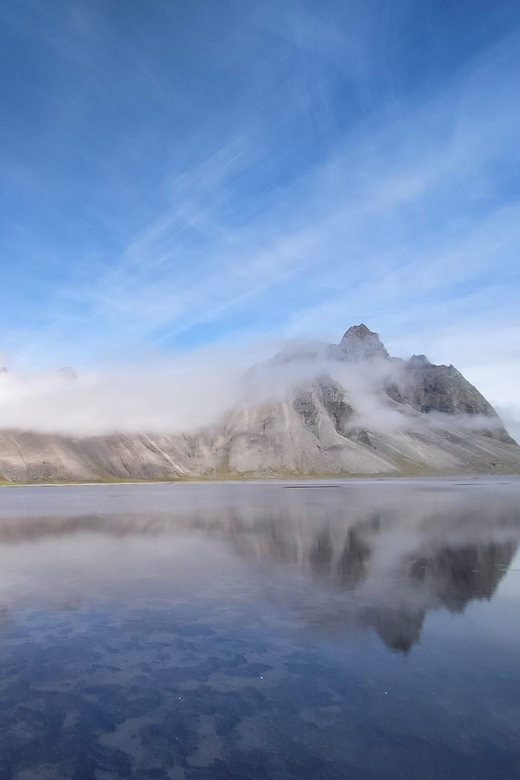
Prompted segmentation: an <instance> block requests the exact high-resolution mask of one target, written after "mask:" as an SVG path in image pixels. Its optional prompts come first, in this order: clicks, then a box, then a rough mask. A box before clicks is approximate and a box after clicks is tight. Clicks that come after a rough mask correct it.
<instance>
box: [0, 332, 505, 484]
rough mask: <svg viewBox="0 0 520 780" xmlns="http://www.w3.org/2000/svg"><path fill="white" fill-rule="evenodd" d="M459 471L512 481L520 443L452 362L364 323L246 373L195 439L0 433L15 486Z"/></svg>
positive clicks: (3, 472) (1, 458)
mask: <svg viewBox="0 0 520 780" xmlns="http://www.w3.org/2000/svg"><path fill="white" fill-rule="evenodd" d="M68 373H69V374H70V373H71V370H70V369H69V370H68ZM71 376H74V375H73V373H72V374H71ZM463 473H469V474H471V473H520V447H519V446H518V445H517V444H516V442H515V441H514V440H513V439H512V438H511V437H510V436H509V434H508V433H507V431H506V430H505V428H504V426H503V424H502V421H501V420H500V418H499V416H498V414H497V413H496V411H495V410H494V409H493V407H492V406H491V404H490V403H489V402H488V401H487V400H486V399H485V398H484V397H483V396H482V394H481V393H480V392H479V391H478V390H477V389H476V388H475V387H474V386H473V385H472V384H470V382H468V381H467V379H465V378H464V377H463V376H462V374H461V373H460V372H459V371H457V369H456V368H455V367H454V366H445V365H434V364H432V363H430V361H429V360H428V359H427V358H426V357H425V356H424V355H414V356H412V357H411V358H410V359H409V360H406V361H405V360H402V359H400V358H393V357H391V356H390V355H389V353H388V352H387V350H386V349H385V347H384V345H383V344H382V342H381V340H380V338H379V336H378V334H377V333H374V332H373V331H371V330H370V329H369V328H367V326H366V325H364V324H361V325H355V326H353V327H351V328H349V329H348V330H347V331H346V333H345V334H344V336H343V338H342V339H341V341H340V342H339V343H338V344H323V343H321V342H311V343H307V344H301V345H299V346H298V347H296V348H294V349H290V350H285V351H284V352H281V353H279V354H278V355H275V356H274V357H273V358H272V359H271V360H270V361H268V362H267V363H266V364H263V365H259V366H254V367H252V368H251V370H250V371H249V372H247V374H246V376H245V377H244V386H243V393H242V401H241V403H240V404H238V405H237V406H235V407H234V408H232V409H229V410H228V411H227V412H226V413H225V414H223V415H222V417H221V418H220V419H219V420H217V421H216V422H215V423H214V424H213V425H212V426H209V427H205V428H201V429H199V430H196V431H186V433H184V434H175V435H170V434H168V432H165V433H164V434H161V435H158V434H147V433H144V432H143V433H136V434H133V435H123V434H112V435H107V436H95V437H84V438H77V437H71V436H69V437H66V436H59V435H49V434H41V433H36V432H32V431H20V430H4V431H0V478H2V479H3V480H5V481H11V482H12V481H21V482H39V481H54V480H98V479H110V478H123V479H125V478H126V479H171V478H183V477H197V476H204V477H211V476H214V477H220V476H248V477H262V476H280V477H282V476H293V475H294V476H296V475H305V474H307V475H310V474H313V475H317V474H323V475H326V474H337V475H368V474H372V475H399V474H463Z"/></svg>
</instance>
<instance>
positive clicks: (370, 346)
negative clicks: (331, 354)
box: [336, 322, 390, 360]
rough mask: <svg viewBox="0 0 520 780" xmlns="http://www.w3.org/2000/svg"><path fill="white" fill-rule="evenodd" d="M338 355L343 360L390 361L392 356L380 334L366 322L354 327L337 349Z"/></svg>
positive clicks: (348, 331) (345, 335)
mask: <svg viewBox="0 0 520 780" xmlns="http://www.w3.org/2000/svg"><path fill="white" fill-rule="evenodd" d="M336 355H337V357H339V358H340V359H343V360H372V359H373V358H385V359H388V358H389V357H390V355H389V354H388V352H387V350H386V349H385V346H384V344H383V343H382V341H381V339H380V338H379V334H378V333H375V331H373V330H370V328H367V326H366V325H365V323H364V322H361V323H360V324H359V325H352V326H351V327H350V328H349V329H348V330H347V331H346V333H345V334H344V336H343V338H342V339H341V341H340V342H339V344H338V345H337V348H336Z"/></svg>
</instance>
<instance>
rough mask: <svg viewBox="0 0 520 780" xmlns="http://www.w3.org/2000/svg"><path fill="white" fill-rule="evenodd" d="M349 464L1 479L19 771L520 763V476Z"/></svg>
mask: <svg viewBox="0 0 520 780" xmlns="http://www.w3.org/2000/svg"><path fill="white" fill-rule="evenodd" d="M333 486H334V487H335V488H336V489H334V490H332V489H329V488H330V487H332V485H320V484H314V483H311V484H309V483H306V484H305V485H302V486H298V485H294V484H291V485H290V486H285V485H282V484H278V483H272V484H251V485H247V484H242V485H224V484H221V485H152V486H143V485H135V486H104V487H95V488H94V487H92V488H86V487H77V488H75V487H74V488H66V489H62V490H61V492H60V489H58V488H45V489H32V490H31V489H25V490H24V489H15V488H13V489H12V488H9V489H8V490H6V491H2V493H1V498H2V502H0V780H33V779H34V780H36V778H37V779H38V780H111V778H116V777H124V778H130V780H138V779H141V780H145V778H171V779H172V780H210V779H211V780H220V779H221V778H222V780H224V778H227V779H229V778H232V779H233V780H239V779H240V780H241V779H242V778H248V779H249V780H266V778H268V779H271V780H302V779H305V778H308V779H309V780H324V779H325V778H326V780H343V778H345V777H355V778H361V779H362V780H376V778H377V780H379V778H381V777H385V778H387V779H389V780H401V778H403V777H410V778H412V777H413V778H415V777H421V778H432V779H433V780H437V779H438V780H441V778H442V780H445V779H446V778H457V780H461V779H462V780H464V779H465V778H467V780H469V779H470V778H471V780H487V778H489V777H490V776H494V775H496V776H500V777H504V778H505V777H515V776H520V748H519V747H518V740H517V734H518V729H519V728H520V714H519V713H518V707H517V701H516V694H515V691H516V690H517V687H518V684H519V682H520V679H519V677H520V675H519V674H518V663H517V649H518V643H519V641H520V629H519V628H518V627H517V625H518V621H517V620H515V616H516V615H517V614H518V600H519V599H518V597H519V593H520V581H519V580H518V579H516V578H518V577H520V574H518V573H517V571H516V569H517V568H519V566H518V564H517V563H515V562H514V559H515V554H516V552H517V548H518V545H519V541H520V510H519V506H520V502H519V497H520V483H519V482H518V481H515V480H511V481H507V480H506V481H505V484H499V483H498V482H497V481H490V482H488V483H486V482H485V481H475V483H473V484H469V485H457V484H455V483H454V482H453V481H452V482H446V481H440V480H439V481H431V482H424V483H421V482H417V483H413V482H411V483H409V484H406V483H390V482H389V483H380V484H376V483H370V482H366V483H363V482H360V483H355V482H352V483H350V482H341V481H338V482H337V483H334V485H333ZM287 487H290V489H287ZM309 487H312V488H313V489H312V490H311V489H304V488H309ZM300 488H301V489H300ZM516 560H518V558H517V559H516ZM499 586H500V587H499Z"/></svg>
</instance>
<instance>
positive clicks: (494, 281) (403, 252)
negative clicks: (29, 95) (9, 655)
mask: <svg viewBox="0 0 520 780" xmlns="http://www.w3.org/2000/svg"><path fill="white" fill-rule="evenodd" d="M58 9H60V10H61V11H62V13H61V14H60V17H59V23H56V12H57V10H58ZM22 10H23V13H21V15H20V16H18V17H17V16H16V14H14V13H13V12H12V11H10V12H9V11H7V10H6V9H4V10H3V12H2V13H3V15H4V17H7V18H8V21H9V23H10V29H11V30H15V32H16V34H17V35H19V36H21V39H23V40H24V41H25V43H26V45H28V43H29V42H30V45H31V47H33V48H34V49H35V50H36V51H37V52H38V53H39V56H41V57H43V59H44V63H45V64H44V66H43V77H44V78H45V79H46V80H47V84H48V87H49V89H48V93H47V94H48V104H49V105H50V106H52V111H53V112H54V114H52V112H51V113H46V112H45V111H43V112H40V114H39V115H38V122H39V126H40V128H39V129H40V136H38V137H37V136H36V135H31V132H30V130H29V129H28V127H29V125H28V120H27V119H25V120H24V119H23V118H20V119H19V122H22V123H23V132H24V133H25V135H26V137H25V138H22V139H21V140H20V142H19V143H18V142H17V140H16V138H15V135H14V134H15V130H16V126H15V125H13V127H11V128H10V132H11V135H10V137H9V140H10V142H11V152H10V154H9V157H8V158H7V157H6V158H4V159H3V160H1V159H0V178H1V177H2V176H4V180H5V181H8V182H9V186H10V192H11V199H10V203H9V204H8V206H9V208H8V212H7V213H8V214H9V225H10V228H9V230H8V231H7V235H6V237H5V238H4V239H3V241H4V244H3V248H4V256H5V257H6V258H7V259H6V263H7V265H8V271H7V273H6V274H5V276H4V281H5V284H4V290H3V291H2V292H0V298H1V299H2V300H1V303H2V314H1V315H0V325H1V337H2V343H3V344H4V345H5V348H6V349H7V350H9V351H10V352H11V353H14V355H15V359H17V360H18V361H19V362H20V363H21V364H25V365H33V364H42V365H49V364H51V363H54V364H56V363H61V364H69V363H73V364H75V365H78V366H82V365H84V366H88V365H92V364H93V363H96V362H99V361H101V360H106V359H109V358H111V359H113V358H114V356H115V355H117V356H118V358H121V357H123V356H125V355H127V356H134V355H135V354H136V352H139V351H143V352H144V353H146V352H147V351H152V352H157V351H161V352H171V351H172V350H179V349H189V348H190V347H192V346H194V345H197V344H199V343H204V342H210V341H224V342H231V341H233V340H234V339H236V338H237V336H240V338H245V335H246V334H251V336H254V337H258V336H263V335H266V334H267V335H269V334H273V333H278V334H287V335H290V336H292V335H310V334H312V335H318V336H320V335H323V336H324V337H326V338H336V337H338V335H340V333H341V331H342V330H343V329H345V328H346V327H347V326H348V325H349V324H350V323H351V322H352V321H357V320H361V319H365V320H368V324H369V325H371V326H373V327H376V328H377V329H379V330H380V331H381V332H382V334H383V335H385V334H388V337H389V339H390V341H391V343H392V344H393V345H395V348H396V350H397V351H400V350H403V351H405V350H407V349H408V348H409V347H411V346H412V345H413V346H414V349H415V344H416V343H417V342H418V341H419V340H420V339H422V340H423V342H424V343H425V344H427V345H430V346H431V349H432V351H433V357H436V356H437V355H438V356H439V359H445V360H449V361H452V362H456V360H457V357H456V356H453V357H451V356H448V354H447V353H448V352H449V349H448V347H449V339H448V340H446V339H445V337H444V335H443V334H444V333H449V332H452V333H453V332H454V331H456V330H457V328H458V329H459V331H460V333H464V334H465V337H466V338H468V339H469V338H470V337H471V333H472V332H473V333H474V332H475V328H478V323H479V321H480V322H486V323H487V324H488V325H487V327H489V328H490V329H491V330H493V329H495V330H496V332H497V338H498V337H499V336H500V333H499V331H500V329H502V328H503V327H505V326H506V325H507V324H508V323H509V325H510V326H511V327H516V325H517V324H518V322H519V320H518V315H517V314H516V313H515V297H516V292H515V290H516V289H517V285H518V270H517V269H518V263H517V251H518V245H519V238H520V236H519V235H518V233H519V230H518V224H520V220H519V219H518V217H519V216H520V215H519V203H518V194H519V193H518V183H517V179H516V176H515V172H514V165H513V164H514V161H515V160H517V159H518V141H517V139H518V137H520V112H519V110H518V108H517V107H516V104H515V102H514V101H513V100H512V99H511V95H512V94H514V90H515V85H516V83H517V80H518V78H519V76H520V56H519V54H518V42H519V40H520V18H517V17H516V16H515V14H514V12H513V10H511V9H510V8H509V10H507V9H506V8H505V6H504V8H502V16H500V14H499V13H498V10H497V13H496V14H494V13H491V12H489V18H488V17H486V16H484V17H481V18H480V19H479V18H477V17H478V14H477V15H475V16H474V17H472V19H471V20H470V23H469V22H468V20H466V21H464V19H462V18H461V19H459V20H458V21H457V19H458V17H455V16H453V17H452V16H449V15H448V17H446V18H444V17H442V15H441V16H439V17H438V18H437V17H435V14H433V11H432V14H431V19H430V23H431V25H432V30H431V32H430V33H428V32H427V31H425V28H424V26H423V25H422V22H421V21H420V20H419V19H418V17H417V16H416V15H415V11H414V9H413V7H412V4H410V3H407V2H402V3H399V4H398V9H390V8H387V9H386V11H385V13H384V14H383V16H381V13H380V12H377V13H376V5H371V4H370V3H369V4H367V5H366V7H365V6H364V7H363V8H361V7H360V6H359V4H357V3H332V5H331V8H330V9H329V11H328V12H327V13H325V12H324V11H322V10H320V9H318V8H317V7H316V6H315V4H308V3H303V4H302V3H295V4H292V3H288V4H287V5H285V4H284V6H283V8H281V7H280V5H279V4H275V3H270V2H268V3H267V4H264V6H263V7H262V8H261V9H260V8H258V9H254V10H251V9H247V10H244V6H243V4H239V3H234V2H228V3H224V4H223V6H222V8H221V10H220V15H221V16H220V17H218V16H216V15H215V12H214V11H212V10H211V9H207V10H206V11H205V12H204V13H202V14H201V16H200V17H198V18H197V20H195V18H194V17H193V15H192V11H191V10H190V9H189V7H188V6H187V5H183V4H182V3H181V4H177V6H176V7H174V5H173V4H158V6H157V9H154V10H151V11H150V12H149V13H148V14H145V15H144V16H143V14H142V12H139V13H137V14H136V12H135V9H132V8H131V7H130V6H128V8H126V9H125V10H124V11H122V12H121V16H120V17H119V18H117V19H114V18H111V17H110V15H109V14H107V12H106V10H105V9H104V8H103V7H102V4H97V3H94V4H92V3H79V4H75V7H74V9H71V8H70V7H67V8H66V7H65V5H62V4H60V3H56V4H55V5H52V4H51V5H50V6H49V7H46V8H45V9H42V8H41V7H40V5H39V4H35V3H32V2H27V3H25V4H23V5H22ZM439 13H441V12H440V11H439ZM508 13H509V14H511V16H510V18H509V22H508V23H507V24H506V21H507V19H506V17H507V14H508ZM24 14H25V16H24ZM27 14H29V15H30V17H31V19H32V21H33V22H34V24H33V25H32V26H28V25H27V19H28V18H29V17H28V16H27ZM459 23H460V24H462V28H461V29H463V30H464V35H465V38H464V39H462V38H461V37H460V35H459V36H458V37H457V35H458V33H457V29H458V28H457V24H459ZM486 23H487V24H488V28H489V33H488V34H487V37H486V35H484V33H483V31H482V25H484V24H486ZM450 24H451V25H452V27H453V29H452V30H451V31H449V25H450ZM468 24H469V26H468ZM436 25H438V28H437V27H436ZM446 25H448V27H447V26H446ZM479 25H480V27H479ZM493 25H494V27H493ZM500 25H502V26H500ZM441 28H442V29H443V30H446V29H448V31H449V34H448V33H445V36H444V40H445V41H446V44H445V45H446V47H447V48H446V49H445V50H443V51H442V52H441V53H439V52H437V50H436V48H435V46H436V45H437V44H436V43H435V41H437V38H438V36H437V32H438V30H440V29H441ZM446 35H448V38H446ZM449 35H452V36H453V38H450V37H449ZM24 36H25V38H24ZM472 40H473V41H479V43H475V42H473V43H472V42H471V41H472ZM420 42H422V45H423V47H424V56H425V57H426V56H429V57H430V65H431V72H429V71H427V70H425V69H424V63H423V57H422V54H421V52H419V51H418V50H417V46H418V45H419V43H420ZM29 65H30V63H29ZM64 65H66V67H64ZM415 71H417V75H416V73H415ZM36 98H38V99H40V98H41V95H40V93H37V94H36ZM20 110H21V109H20ZM22 141H23V143H22ZM31 141H32V142H33V145H34V149H35V150H36V151H38V153H39V154H38V156H37V157H35V156H34V154H33V153H31V154H29V155H26V156H25V157H24V156H23V154H22V152H23V151H24V149H27V148H28V145H29V144H30V142H31ZM24 144H25V145H24ZM468 323H469V325H468ZM411 332H413V335H412V336H411V335H410V333H411ZM491 342H492V339H491V341H490V342H489V344H488V343H487V342H486V344H482V345H481V352H480V354H481V356H482V361H481V366H486V365H489V366H492V365H494V364H493V351H494V349H493V347H492V346H491ZM423 349H425V347H424V348H423ZM421 351H422V350H421ZM454 352H456V350H454ZM460 352H461V355H462V358H463V357H464V354H463V353H464V350H460ZM514 359H515V353H514V350H510V351H509V352H508V353H507V357H506V358H505V360H506V362H507V361H509V362H508V365H509V364H510V363H511V362H512V361H514ZM463 362H464V361H463ZM468 365H469V364H468ZM462 367H463V368H464V366H462ZM469 369H470V371H473V372H474V375H475V377H476V376H477V375H479V376H480V374H481V373H482V372H483V373H484V374H485V371H484V370H483V369H482V370H481V369H480V368H478V366H474V367H473V368H471V366H469ZM490 370H491V369H490ZM493 370H494V369H493ZM497 370H498V369H497ZM479 372H480V374H479ZM484 385H485V377H484ZM508 387H509V389H508V390H507V393H508V394H509V395H508V396H507V397H506V395H507V393H505V394H503V395H504V397H502V396H500V398H499V399H498V400H500V401H501V402H503V403H507V402H508V398H509V401H511V402H512V400H514V399H513V398H512V396H513V394H514V392H515V391H514V388H513V386H512V383H508ZM484 389H485V388H484Z"/></svg>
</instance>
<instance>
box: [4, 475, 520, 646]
mask: <svg viewBox="0 0 520 780" xmlns="http://www.w3.org/2000/svg"><path fill="white" fill-rule="evenodd" d="M291 487H292V486H291ZM302 487H303V486H302ZM313 487H317V488H319V486H315V485H313ZM323 487H324V488H326V487H330V486H326V485H324V486H323ZM266 489H267V488H266ZM239 490H240V488H239ZM272 492H273V491H272V490H271V495H269V496H268V498H269V500H268V501H264V500H263V498H262V496H258V494H256V495H255V494H253V495H252V496H249V499H248V502H247V503H246V504H241V503H240V502H239V503H238V505H233V504H231V505H224V506H218V507H206V508H204V509H202V510H197V509H192V510H187V509H185V508H182V509H180V510H179V511H169V512H165V511H162V512H157V511H155V512H150V513H140V512H138V513H135V514H131V513H129V514H126V513H125V514H122V515H121V514H118V513H112V514H110V515H91V514H88V515H74V516H70V517H40V518H39V517H30V518H11V519H9V518H5V519H3V520H2V521H0V545H2V553H3V554H7V555H9V545H14V544H18V545H19V544H23V543H24V542H25V543H26V542H29V541H30V542H32V543H33V544H34V543H37V542H38V541H40V542H42V541H45V542H46V545H45V548H44V558H43V560H42V561H39V562H38V565H37V568H38V567H39V566H42V565H43V566H44V567H45V568H47V569H50V570H51V571H53V570H54V569H55V566H58V567H59V565H60V561H59V557H60V556H61V555H62V553H63V550H64V548H63V546H62V545H61V544H60V545H59V546H58V548H57V549H56V550H54V549H53V547H52V545H51V546H49V542H51V540H53V539H55V540H65V541H66V542H67V541H68V542H69V543H70V544H73V545H75V544H77V543H78V539H79V540H80V541H79V543H80V544H81V546H82V547H83V548H85V549H88V543H89V537H90V538H94V537H99V536H104V537H111V538H112V539H124V538H128V537H150V538H151V539H153V540H154V542H155V544H156V545H161V547H163V546H164V545H167V546H170V547H171V549H172V552H173V554H174V558H175V538H176V537H182V538H183V539H184V538H186V536H190V535H191V536H194V537H196V538H199V539H200V538H201V537H206V538H208V539H210V540H214V541H220V542H224V543H225V544H226V545H227V546H228V547H229V548H230V549H231V550H232V551H233V552H234V553H235V554H237V555H238V556H242V557H246V558H248V559H250V560H254V561H256V562H257V563H258V564H260V565H262V564H272V565H277V566H285V567H287V568H288V569H289V571H290V574H291V576H292V577H293V578H294V580H295V582H297V583H298V588H297V589H296V591H295V593H290V591H287V589H285V590H284V592H285V593H286V595H287V596H288V598H289V604H290V606H292V608H294V609H295V610H297V611H298V612H299V614H300V617H301V618H302V620H303V621H304V622H306V623H309V624H312V625H313V626H315V627H316V626H321V627H323V628H324V629H327V628H329V629H334V630H338V629H342V630H344V631H345V632H348V631H349V630H359V629H360V628H363V627H372V628H374V629H375V631H376V632H377V633H378V634H379V636H380V637H381V639H382V640H383V642H384V643H385V645H387V646H388V647H389V648H392V649H394V650H400V651H405V652H406V651H408V650H410V648H411V647H412V646H413V645H414V643H415V642H417V641H418V640H419V639H420V636H421V630H422V626H423V623H424V619H425V616H426V614H427V613H428V612H429V611H431V610H435V609H440V608H445V609H448V610H449V611H451V612H455V613H456V612H462V611H463V610H464V609H465V607H466V606H467V604H469V603H470V602H471V601H473V600H474V599H488V600H489V599H491V598H492V597H493V594H494V593H495V591H496V588H497V586H498V584H499V583H500V581H501V579H502V578H503V576H504V574H505V572H506V571H507V570H508V568H509V566H510V564H511V561H512V559H513V557H514V555H515V552H516V550H517V548H518V544H519V541H520V510H519V508H518V502H517V500H516V494H514V493H513V494H508V493H507V492H506V493H505V494H504V495H500V493H499V492H498V491H496V490H489V489H488V490H486V489H485V488H484V489H482V488H480V489H479V488H475V489H474V490H473V491H472V492H469V491H467V492H463V493H460V492H458V491H457V490H455V489H454V486H451V489H450V490H444V491H435V490H431V489H428V488H427V487H426V488H423V489H422V490H405V491H401V490H398V489H394V490H392V491H388V490H386V491H385V490H384V489H383V488H382V489H381V490H380V492H377V491H376V492H374V491H373V490H372V491H367V490H365V491H363V490H360V489H359V487H358V488H357V489H353V490H349V489H348V488H344V489H343V490H340V493H341V496H338V493H337V492H336V493H335V494H334V496H333V497H331V496H330V495H327V494H325V493H324V491H320V495H319V497H318V496H317V495H316V494H315V495H314V496H313V498H311V499H309V496H308V494H305V492H306V491H302V492H303V493H304V494H303V495H302V494H296V491H295V490H294V489H293V490H291V493H290V495H289V496H288V495H287V493H285V491H282V490H281V489H278V491H277V494H275V495H276V499H277V500H276V501H274V502H273V496H272ZM242 498H243V497H242V496H240V499H241V500H242ZM258 498H260V499H261V500H260V501H258ZM338 499H340V500H338ZM147 553H148V556H147V558H143V559H142V560H137V561H136V560H133V562H132V567H131V568H119V569H118V570H117V579H118V580H119V584H120V586H121V587H122V588H123V589H124V587H125V583H127V582H128V581H129V580H139V579H141V578H144V579H145V580H146V578H150V577H151V578H153V566H152V570H150V563H151V560H150V557H151V559H152V561H153V547H152V548H148V549H147ZM150 553H151V555H150ZM207 553H208V551H207V550H205V551H204V554H203V556H202V558H201V560H200V561H199V560H197V559H194V560H193V561H192V564H193V567H195V568H197V566H198V565H200V566H201V567H202V566H203V565H204V555H207ZM53 555H58V560H56V561H54V562H53V560H52V556H53ZM61 563H63V561H61ZM77 564H78V562H77V561H76V566H77ZM104 566H106V561H104V560H103V559H101V560H100V559H97V558H89V557H86V558H83V559H82V560H81V564H80V568H76V569H75V572H74V583H71V582H70V581H68V579H67V578H66V577H65V578H64V579H63V580H62V581H61V583H60V588H59V593H60V599H61V603H64V602H63V598H64V597H65V592H66V591H67V589H70V588H72V589H73V590H74V595H70V596H69V602H68V603H69V605H70V606H74V605H76V606H78V607H79V606H80V605H81V604H82V603H83V602H84V600H85V598H86V597H88V594H89V592H90V590H91V589H92V583H93V580H95V579H96V578H99V576H100V575H101V574H102V569H103V567H104ZM97 570H98V571H97ZM104 575H105V576H106V572H104ZM171 575H172V579H175V572H174V571H172V572H171ZM45 579H46V578H45V576H43V577H40V576H39V577H37V578H36V577H34V578H32V579H31V578H30V577H29V578H27V577H26V578H25V581H24V586H25V587H29V588H30V586H31V583H32V586H33V588H34V593H33V594H32V597H33V598H34V597H37V598H38V599H46V598H48V599H50V600H52V599H53V598H55V597H56V592H55V591H53V587H49V588H47V592H46V591H45V588H42V584H43V583H44V582H45ZM302 580H308V584H309V583H312V585H313V586H314V589H315V591H316V589H318V590H319V589H322V588H324V589H328V590H329V598H328V599H326V596H325V597H324V595H323V594H322V597H321V599H319V600H318V604H319V606H318V607H317V608H316V609H313V604H312V601H309V602H307V603H305V604H304V605H303V604H302V602H301V600H300V599H298V598H295V596H296V595H297V594H298V593H299V592H300V590H299V588H300V586H301V581H302ZM330 590H332V591H337V592H336V593H332V594H331V593H330ZM82 591H84V592H83V594H82ZM339 594H341V596H339ZM28 595H30V594H25V596H28ZM98 595H99V594H98ZM15 596H16V594H15ZM1 597H2V590H1V589H0V598H1ZM324 598H325V601H324ZM8 610H9V598H7V599H6V597H5V595H4V606H3V613H4V615H5V614H6V613H7V612H8Z"/></svg>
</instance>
